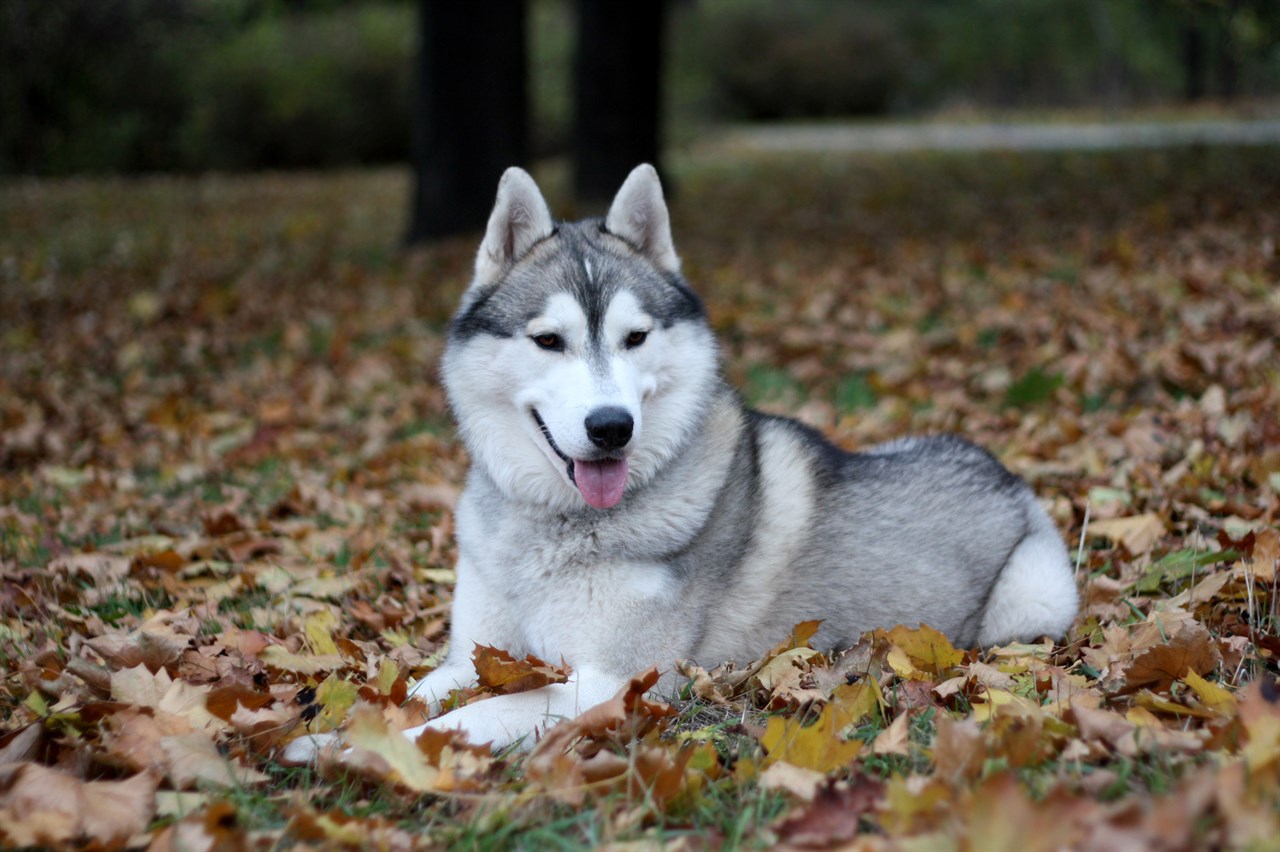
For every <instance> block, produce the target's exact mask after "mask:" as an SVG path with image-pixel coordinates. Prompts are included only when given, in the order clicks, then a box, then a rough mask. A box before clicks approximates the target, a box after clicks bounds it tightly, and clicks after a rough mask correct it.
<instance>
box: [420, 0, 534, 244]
mask: <svg viewBox="0 0 1280 852" xmlns="http://www.w3.org/2000/svg"><path fill="white" fill-rule="evenodd" d="M420 8H421V13H420V18H419V21H420V24H419V26H420V31H419V39H420V40H419V44H418V60H417V65H418V74H417V81H416V93H415V95H414V97H415V101H414V105H413V110H412V112H413V141H412V160H413V167H414V176H415V182H414V198H413V210H412V216H411V219H410V225H409V233H408V234H407V236H406V240H407V241H408V242H410V243H414V242H419V241H422V240H426V239H430V238H433V237H440V236H445V235H448V234H455V233H460V232H463V231H470V230H475V229H479V228H482V227H483V226H484V223H485V221H486V219H487V218H488V216H489V208H490V207H491V205H492V203H493V192H494V188H495V187H496V186H497V181H498V176H499V175H500V174H502V171H503V169H505V168H506V167H507V166H512V165H524V164H525V163H526V161H527V159H528V111H529V110H528V95H527V87H526V63H525V3H524V0H470V2H465V3H464V2H461V0H445V2H441V0H421V7H420Z"/></svg>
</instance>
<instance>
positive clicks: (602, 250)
mask: <svg viewBox="0 0 1280 852" xmlns="http://www.w3.org/2000/svg"><path fill="white" fill-rule="evenodd" d="M443 372H444V379H445V385H446V388H447V389H448V392H449V399H450V404H451V405H452V407H453V411H454V415H455V416H456V417H457V419H458V424H459V426H460V428H461V431H462V436H463V439H464V441H465V442H466V444H467V447H468V449H469V450H470V452H471V454H472V459H473V461H474V462H475V463H477V464H480V465H483V466H484V468H485V470H486V471H487V472H488V473H489V475H490V476H491V477H492V478H493V480H494V481H495V482H496V483H497V484H498V487H499V488H500V489H502V491H503V493H505V494H506V495H507V496H509V497H512V498H515V499H519V500H522V501H525V502H534V503H538V504H542V505H546V506H548V507H550V508H555V509H557V510H561V511H563V510H570V509H574V508H583V507H585V506H591V507H594V508H597V509H608V508H612V507H614V506H616V505H617V504H618V503H619V502H621V501H622V500H623V499H624V495H625V494H626V493H628V491H630V490H634V489H636V488H639V487H642V486H643V485H644V483H645V482H647V481H648V480H649V479H651V478H652V477H653V475H654V474H655V473H656V472H657V471H658V470H660V469H661V467H662V465H663V464H665V463H666V462H668V461H671V460H672V459H673V458H675V457H676V456H677V455H678V454H679V452H680V450H681V449H682V448H683V447H684V445H685V444H686V443H687V441H688V440H689V438H690V436H691V435H692V434H693V433H694V431H695V430H696V429H697V428H699V427H700V425H701V418H702V416H703V405H704V401H705V399H706V398H707V396H708V395H709V394H710V393H711V391H712V389H713V386H714V383H715V381H716V375H717V357H716V347H715V343H714V340H713V339H712V337H711V333H710V330H709V328H708V326H707V322H706V315H705V313H704V311H703V307H702V303H701V301H700V300H699V299H698V297H697V295H695V294H694V292H693V291H692V290H691V289H690V288H689V285H688V284H687V283H686V282H685V280H684V279H683V278H682V277H681V275H680V259H679V257H677V255H676V251H675V245H674V243H673V242H672V239H671V225H670V220H669V217H668V214H667V206H666V202H665V201H664V199H663V196H662V186H661V184H660V183H659V181H658V175H657V172H655V171H654V169H653V167H652V166H649V165H642V166H638V167H637V168H636V169H635V170H634V171H632V172H631V174H630V176H628V177H627V179H626V181H625V182H624V183H623V185H622V188H621V189H620V190H619V191H618V194H617V196H616V197H615V198H614V200H613V203H612V205H611V206H610V208H609V212H608V215H607V216H605V218H604V219H603V220H599V219H595V220H587V221H583V222H576V223H561V224H559V225H557V224H556V223H555V222H553V221H552V219H551V213H550V211H549V210H548V208H547V203H546V201H545V200H544V199H543V197H542V193H541V192H539V190H538V187H537V185H536V184H535V183H534V182H533V178H531V177H530V176H529V175H528V174H527V173H526V172H524V171H522V170H521V169H517V168H512V169H508V170H507V171H506V173H505V174H504V175H503V176H502V180H501V182H500V183H499V184H498V198H497V201H496V203H495V205H494V208H493V213H492V214H491V216H490V217H489V225H488V228H487V230H486V232H485V236H484V241H483V242H482V243H481V244H480V251H479V253H478V254H477V256H476V268H475V277H474V279H473V280H472V283H471V286H470V287H469V288H468V289H467V292H466V294H465V295H464V296H463V299H462V305H461V307H460V308H459V310H458V313H457V314H456V315H455V316H454V319H453V322H452V324H451V326H450V331H449V344H448V347H447V349H446V352H445V358H444V370H443Z"/></svg>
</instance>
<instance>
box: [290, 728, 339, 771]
mask: <svg viewBox="0 0 1280 852" xmlns="http://www.w3.org/2000/svg"><path fill="white" fill-rule="evenodd" d="M341 747H342V739H341V737H340V736H339V735H338V734H336V733H329V734H303V735H302V736H300V737H298V738H297V739H296V740H293V741H291V742H289V743H288V744H287V745H286V746H285V747H284V750H283V751H281V752H280V755H279V758H278V759H279V761H280V763H282V764H284V765H285V766H305V765H307V764H310V763H316V762H318V761H319V759H320V757H321V756H322V755H323V754H325V753H329V754H337V753H338V751H339V750H340V749H341Z"/></svg>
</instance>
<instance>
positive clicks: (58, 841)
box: [0, 763, 157, 846]
mask: <svg viewBox="0 0 1280 852" xmlns="http://www.w3.org/2000/svg"><path fill="white" fill-rule="evenodd" d="M156 786H157V779H156V777H155V776H153V775H151V774H149V773H145V772H143V773H139V774H137V775H135V776H133V777H132V778H130V779H128V780H125V781H81V780H79V779H78V778H74V777H72V776H70V775H67V774H66V773H63V772H59V771H58V770H55V769H49V768H46V767H44V766H40V765H39V764H34V763H20V764H8V765H6V766H4V767H0V839H3V840H4V841H5V842H6V843H12V844H13V845H14V846H37V845H55V846H63V845H67V844H69V843H71V842H73V841H78V842H90V843H95V844H98V845H103V846H118V845H122V844H123V843H124V842H125V841H126V840H128V839H129V838H131V837H133V836H134V835H136V834H139V833H141V832H142V831H143V830H145V829H146V827H147V824H148V823H149V822H150V821H151V817H152V815H153V814H154V813H155V797H156Z"/></svg>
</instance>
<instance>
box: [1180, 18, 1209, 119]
mask: <svg viewBox="0 0 1280 852" xmlns="http://www.w3.org/2000/svg"><path fill="white" fill-rule="evenodd" d="M1208 67H1209V63H1208V58H1207V56H1206V50H1205V37H1204V30H1203V29H1201V26H1200V23H1199V22H1198V21H1195V20H1190V21H1187V23H1186V24H1185V25H1184V26H1183V29H1182V75H1183V77H1182V81H1183V82H1182V94H1183V97H1185V98H1186V99H1187V100H1189V101H1198V100H1201V99H1202V98H1204V96H1205V95H1206V94H1207V89H1208V86H1207V85H1206V83H1205V79H1206V77H1207V76H1208Z"/></svg>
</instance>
